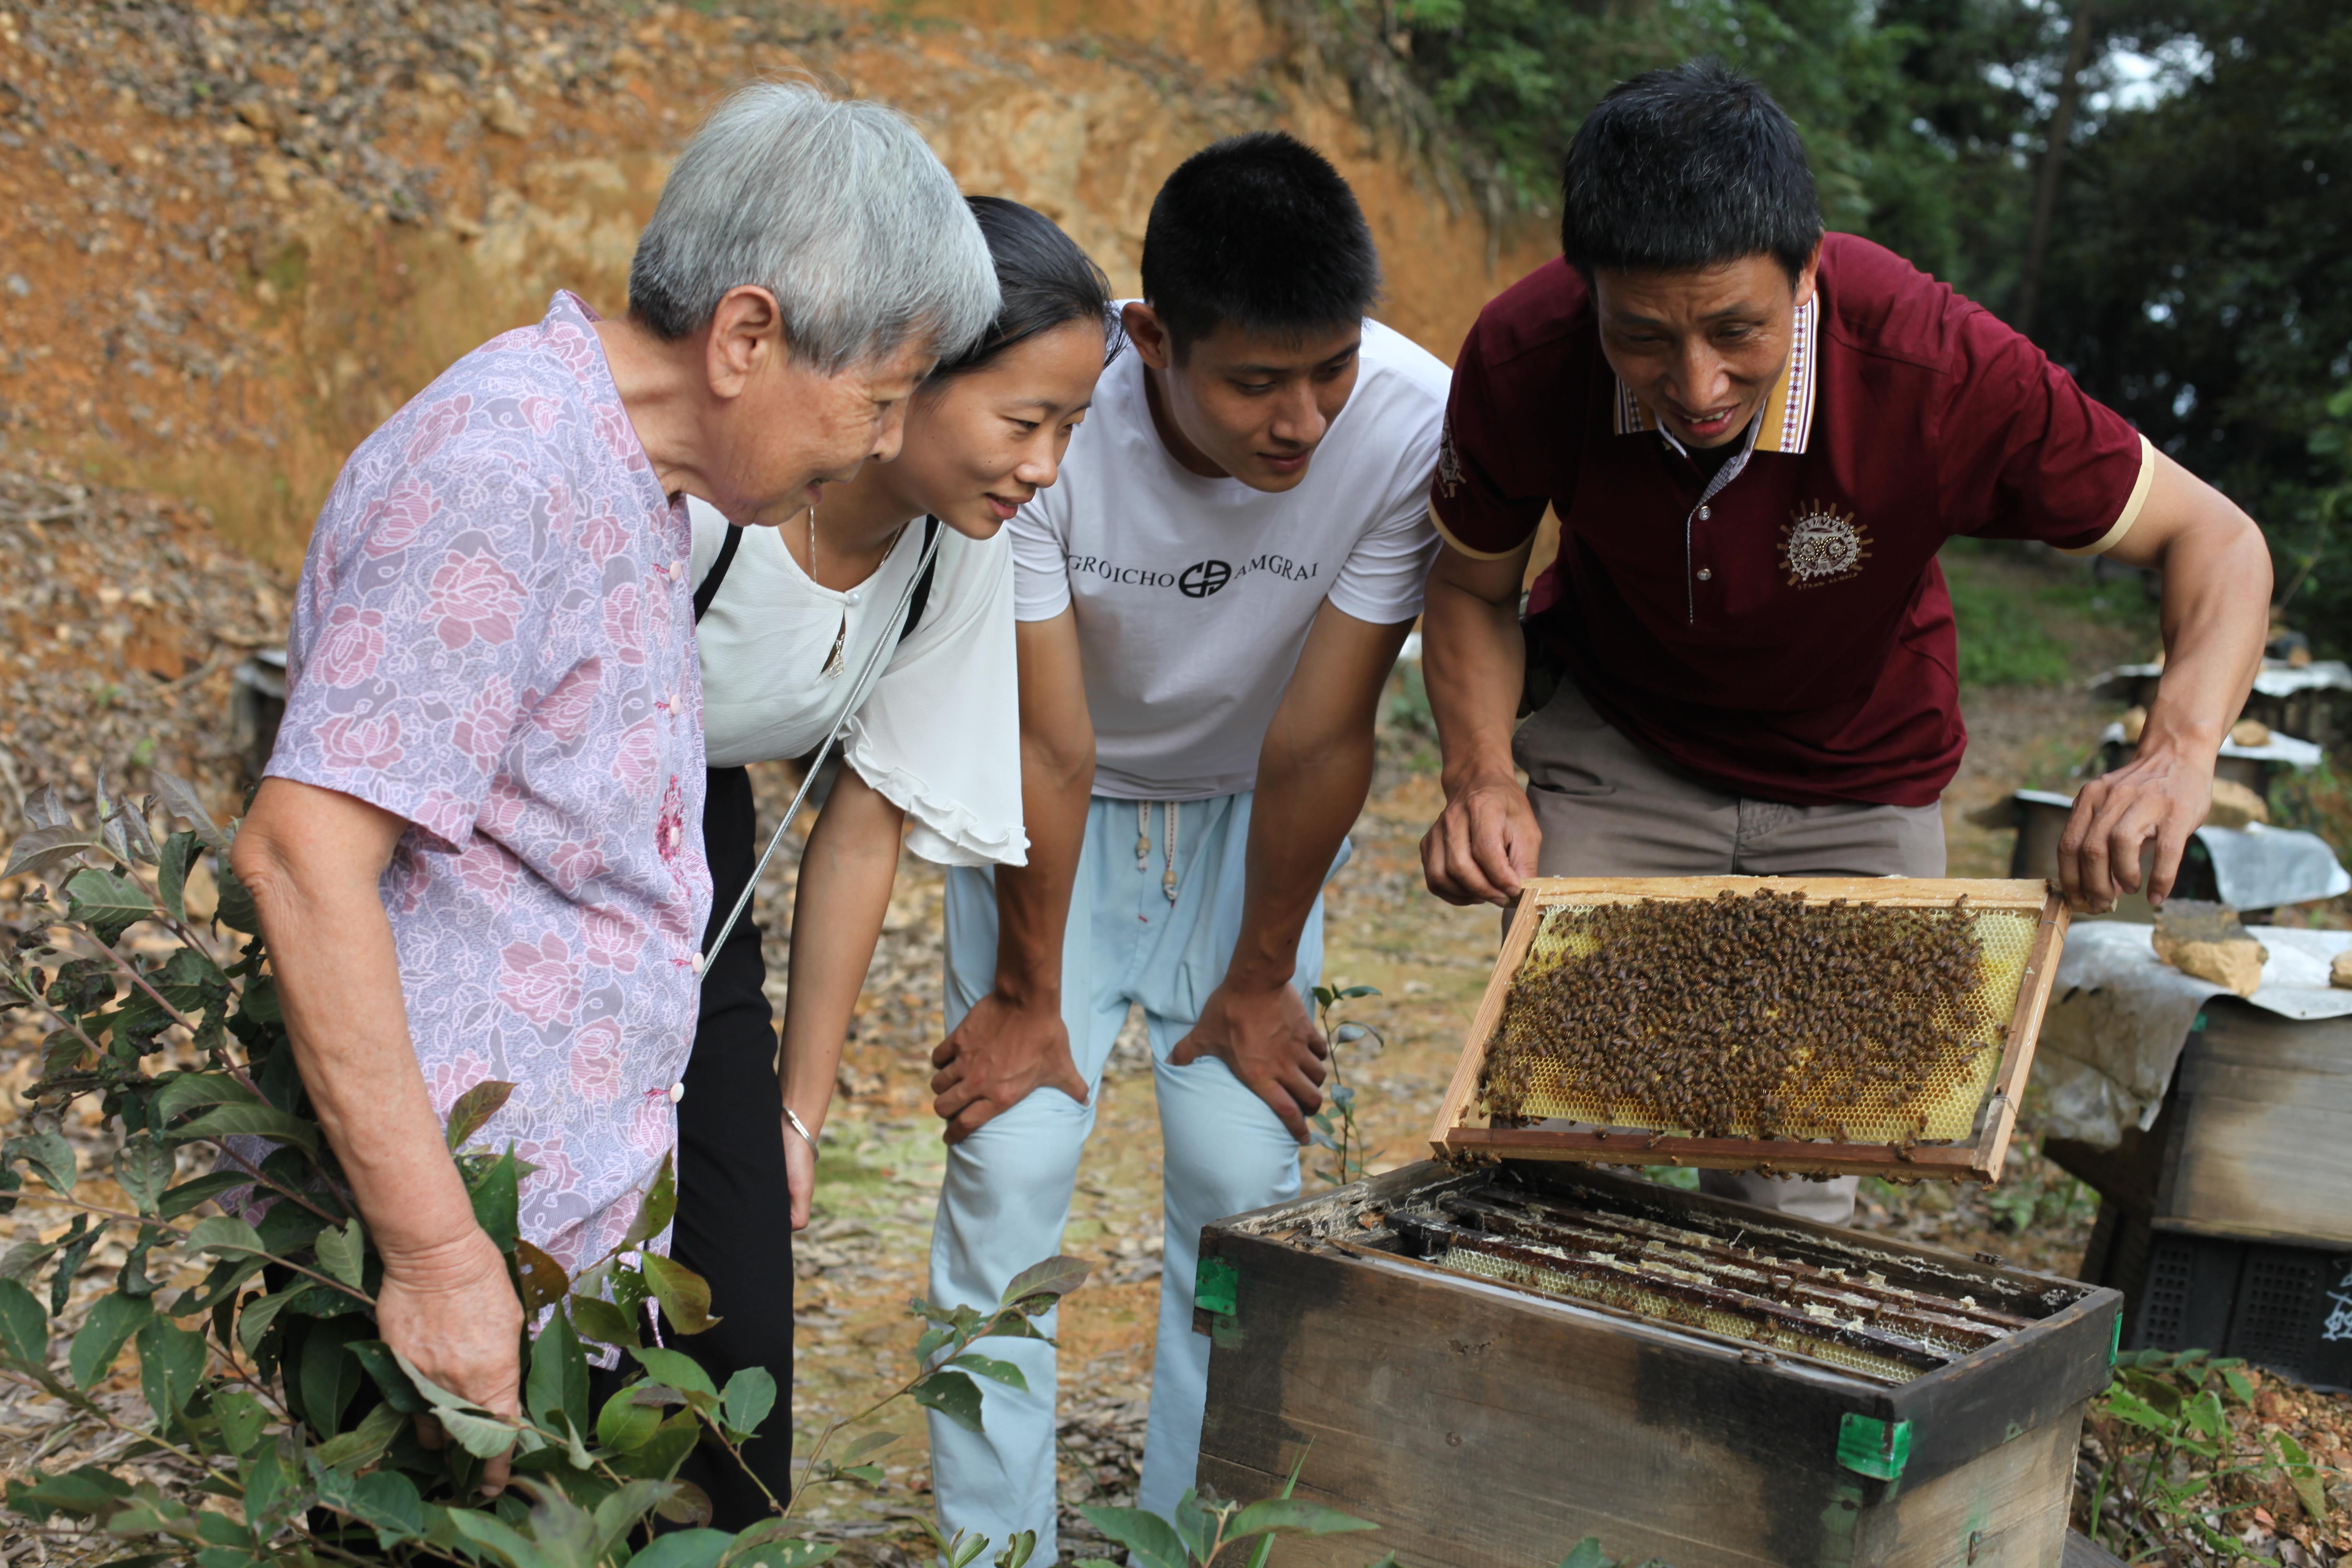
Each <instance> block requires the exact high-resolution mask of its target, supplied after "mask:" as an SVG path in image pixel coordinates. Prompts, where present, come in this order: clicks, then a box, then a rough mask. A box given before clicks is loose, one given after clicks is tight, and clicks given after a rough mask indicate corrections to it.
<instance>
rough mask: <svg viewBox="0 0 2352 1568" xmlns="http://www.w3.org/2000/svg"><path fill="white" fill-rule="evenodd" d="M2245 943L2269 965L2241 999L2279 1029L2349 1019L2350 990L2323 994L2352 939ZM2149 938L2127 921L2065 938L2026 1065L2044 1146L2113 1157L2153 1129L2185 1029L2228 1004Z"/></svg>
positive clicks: (2274, 933)
mask: <svg viewBox="0 0 2352 1568" xmlns="http://www.w3.org/2000/svg"><path fill="white" fill-rule="evenodd" d="M2249 932H2250V934H2251V935H2252V937H2253V938H2254V940H2255V941H2257V942H2261V943H2262V944H2263V947H2265V948H2267V949H2268V950H2269V951H2270V958H2269V960H2268V961H2267V962H2266V963H2263V984H2262V989H2260V990H2258V991H2256V992H2255V993H2254V994H2252V996H2250V997H2248V998H2247V999H2246V1000H2248V1001H2249V1002H2251V1003H2252V1004H2253V1005H2255V1006H2257V1007H2261V1008H2263V1009H2265V1010H2266V1011H2269V1012H2272V1013H2275V1014H2277V1015H2279V1016H2281V1017H2283V1018H2294V1019H2300V1020H2309V1019H2315V1018H2340V1017H2345V1016H2352V991H2344V990H2338V989H2336V988H2334V987H2331V986H2330V985H2329V984H2327V969H2328V965H2329V963H2331V962H2332V961H2333V960H2334V959H2335V956H2336V954H2337V953H2339V952H2344V951H2346V950H2347V949H2352V931H2299V930H2294V929H2293V928H2290V927H2285V926H2253V927H2250V928H2249ZM2155 935H2156V928H2155V927H2154V926H2148V925H2136V924H2133V923H2131V922H2129V921H2089V922H2086V923H2084V924H2081V925H2077V926H2074V928H2072V929H2071V930H2069V931H2067V933H2066V946H2065V951H2064V952H2063V954H2061V956H2060V957H2059V960H2058V976H2057V979H2056V980H2055V982H2053V985H2052V988H2051V1002H2050V1011H2049V1012H2048V1014H2047V1015H2046V1016H2044V1017H2043V1019H2042V1034H2041V1037H2040V1039H2039V1041H2038V1042H2037V1044H2036V1046H2035V1049H2034V1058H2033V1077H2034V1080H2035V1081H2036V1082H2037V1083H2039V1084H2040V1085H2041V1086H2042V1093H2043V1095H2044V1097H2045V1104H2046V1114H2047V1121H2046V1123H2045V1129H2044V1130H2045V1131H2047V1133H2048V1134H2049V1136H2051V1137H2053V1138H2066V1139H2073V1140H2074V1141H2076V1142H2084V1143H2088V1144H2090V1145H2091V1146H2092V1147H2093V1148H2095V1149H2112V1148H2114V1147H2115V1146H2116V1144H2117V1143H2118V1142H2121V1141H2122V1139H2123V1135H2124V1130H2125V1129H2126V1128H2127V1127H2137V1128H2140V1129H2142V1130H2143V1131H2145V1130H2146V1129H2147V1127H2148V1126H2150V1125H2151V1124H2153V1123H2154V1121H2156V1113H2157V1111H2158V1110H2159V1109H2160V1108H2161V1107H2162V1106H2163V1104H2164V1091H2165V1089H2167V1088H2168V1086H2169V1085H2170V1084H2171V1082H2172V1069H2173V1067H2174V1064H2176V1063H2177V1062H2179V1059H2180V1052H2181V1047H2184V1046H2186V1045H2187V1044H2188V1042H2189V1028H2190V1026H2192V1025H2193V1024H2194V1023H2195V1022H2196V1020H2197V1015H2198V1014H2199V1013H2200V1012H2201V1011H2203V1009H2204V1006H2205V1004H2206V1003H2208V1002H2210V1001H2211V1000H2212V999H2213V998H2214V997H2216V996H2221V995H2227V994H2228V992H2227V991H2226V990H2225V989H2224V988H2223V987H2221V986H2219V985H2216V984H2212V983H2211V982H2210V981H2205V980H2198V979H2194V978H2192V977H2191V976H2189V975H2186V974H2183V973H2180V971H2179V970H2177V969H2175V968H2173V967H2172V965H2170V964H2168V963H2165V962H2164V961H2163V960H2162V959H2160V958H2158V957H2157V956H2156V946H2155V941H2154V939H2155Z"/></svg>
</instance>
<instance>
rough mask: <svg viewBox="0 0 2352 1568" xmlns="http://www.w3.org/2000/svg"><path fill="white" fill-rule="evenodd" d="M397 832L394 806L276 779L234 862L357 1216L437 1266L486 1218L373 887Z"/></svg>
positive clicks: (394, 1254) (394, 1253)
mask: <svg viewBox="0 0 2352 1568" xmlns="http://www.w3.org/2000/svg"><path fill="white" fill-rule="evenodd" d="M320 797H324V798H320ZM398 837H399V832H398V824H397V819H396V818H393V817H391V816H389V814H386V813H383V812H378V811H376V810H375V808H373V807H372V806H367V805H362V804H361V803H359V802H357V801H354V800H352V799H351V798H350V797H349V796H346V795H335V794H334V793H333V792H331V791H327V790H317V789H312V788H310V786H307V785H301V784H288V783H287V782H286V781H283V780H278V779H271V780H269V781H268V782H266V783H265V784H263V785H262V788H261V793H260V794H259V795H257V797H256V799H255V802H254V808H253V811H252V813H251V814H250V815H249V816H247V819H246V822H245V825H244V826H243V827H242V829H241V830H240V831H239V832H238V835H237V839H236V850H235V855H234V858H235V862H236V873H237V877H238V879H239V880H240V881H242V882H243V883H244V884H245V885H246V887H247V889H248V890H249V891H250V892H251V893H252V895H253V900H254V907H255V909H256V910H257V911H258V913H259V915H260V917H261V928H262V935H263V937H264V939H265V940H266V941H267V942H268V948H269V964H270V973H271V974H272V975H273V976H274V977H275V979H276V981H277V986H278V999H279V1003H280V1005H282V1006H283V1008H284V1009H285V1015H286V1032H287V1037H288V1038H289V1040H290V1041H291V1043H292V1045H293V1047H294V1059H295V1063H296V1065H297V1066H298V1067H299V1069H300V1071H301V1075H302V1084H303V1087H304V1088H305V1089H308V1090H309V1091H310V1103H311V1106H312V1108H313V1109H314V1110H316V1111H317V1112H318V1116H319V1121H320V1125H321V1126H322V1127H323V1128H324V1129H325V1131H326V1134H327V1141H328V1142H329V1143H331V1145H332V1146H333V1148H334V1151H335V1157H336V1159H337V1160H338V1161H339V1162H341V1166H342V1170H343V1174H344V1176H345V1178H346V1179H347V1180H348V1181H349V1182H350V1183H351V1186H352V1194H353V1196H354V1197H356V1198H357V1200H358V1202H359V1206H360V1213H361V1215H362V1217H363V1218H364V1219H365V1220H366V1221H367V1224H368V1227H369V1230H370V1231H371V1233H372V1234H373V1236H374V1237H375V1241H376V1245H377V1246H378V1247H379V1248H381V1249H382V1251H383V1254H384V1257H385V1258H386V1260H387V1261H391V1262H398V1263H414V1264H415V1265H416V1266H417V1267H419V1268H429V1267H430V1266H431V1264H432V1262H433V1260H434V1259H435V1258H436V1257H437V1256H439V1255H441V1254H443V1253H445V1252H447V1251H448V1250H450V1249H451V1248H452V1247H457V1246H460V1245H463V1244H464V1243H466V1242H467V1241H468V1240H469V1239H470V1237H471V1235H472V1233H473V1232H474V1231H475V1230H476V1229H477V1228H478V1227H477V1226H475V1223H474V1212H473V1205H472V1203H471V1201H470V1200H469V1199H468V1198H467V1194H466V1188H465V1183H464V1182H463V1180H462V1179H461V1178H460V1177H459V1176H458V1173H457V1165H456V1163H454V1162H453V1161H452V1160H451V1159H450V1158H449V1154H448V1150H447V1147H446V1144H445V1142H444V1141H443V1137H442V1131H441V1123H440V1119H439V1118H438V1117H436V1115H435V1114H434V1111H433V1104H432V1101H431V1100H430V1099H429V1098H428V1097H427V1096H426V1094H425V1078H424V1074H423V1072H422V1071H421V1070H420V1069H419V1068H418V1067H417V1063H416V1051H415V1046H414V1044H413V1043H412V1042H411V1040H410V1038H409V1034H408V1013H407V1007H406V1004H405V1002H404V999H403V996H402V994H401V986H400V959H399V954H398V952H397V951H396V950H395V948H394V944H393V936H392V925H391V922H390V921H388V920H387V919H386V918H385V916H384V910H383V901H382V900H381V898H380V897H379V896H378V894H377V891H376V877H377V875H378V874H380V872H381V869H382V867H383V862H384V861H385V860H386V859H388V858H389V857H390V854H391V849H392V846H393V845H394V843H396V842H397V840H398ZM372 840H373V841H376V842H380V845H381V849H382V853H381V854H377V853H375V852H374V842H372ZM360 846H367V847H365V848H361V847H360ZM371 862H373V866H371Z"/></svg>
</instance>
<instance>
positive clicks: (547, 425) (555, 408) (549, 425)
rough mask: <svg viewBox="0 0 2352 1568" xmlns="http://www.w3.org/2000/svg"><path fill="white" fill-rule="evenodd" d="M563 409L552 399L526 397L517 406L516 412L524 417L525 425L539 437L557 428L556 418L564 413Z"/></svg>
mask: <svg viewBox="0 0 2352 1568" xmlns="http://www.w3.org/2000/svg"><path fill="white" fill-rule="evenodd" d="M562 409H563V405H562V404H560V403H558V402H556V401H555V399H553V398H552V397H526V398H524V399H523V400H522V401H521V402H520V403H518V404H516V405H515V410H516V412H518V413H520V415H521V416H522V417H523V423H524V424H526V425H528V426H530V428H531V432H532V433H533V434H534V435H539V436H544V435H546V434H547V433H548V432H549V431H550V430H552V429H554V428H555V416H557V415H558V414H560V413H562Z"/></svg>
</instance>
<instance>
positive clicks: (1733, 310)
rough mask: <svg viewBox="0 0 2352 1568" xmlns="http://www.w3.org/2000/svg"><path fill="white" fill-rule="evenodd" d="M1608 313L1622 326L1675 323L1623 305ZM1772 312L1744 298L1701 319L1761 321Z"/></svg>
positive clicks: (1612, 307)
mask: <svg viewBox="0 0 2352 1568" xmlns="http://www.w3.org/2000/svg"><path fill="white" fill-rule="evenodd" d="M1607 314H1608V317H1609V320H1610V321H1611V322H1612V324H1614V325H1617V326H1621V327H1664V326H1671V325H1672V324H1673V323H1672V322H1670V321H1667V320H1666V319H1665V318H1664V317H1663V316H1645V315H1643V313H1642V312H1641V311H1639V310H1626V309H1625V308H1624V307H1623V306H1622V305H1612V306H1611V307H1610V308H1609V310H1608V312H1607ZM1770 314H1771V311H1770V310H1766V309H1763V308H1761V307H1759V306H1758V305H1756V304H1753V303H1752V302H1750V301H1748V300H1740V301H1739V302H1738V303H1737V304H1731V305H1726V306H1725V307H1724V308H1723V309H1722V310H1710V311H1708V312H1707V313H1706V315H1704V316H1701V317H1700V318H1699V320H1700V321H1727V320H1729V319H1731V318H1733V317H1736V316H1737V317H1746V318H1748V319H1750V320H1754V321H1761V320H1762V319H1764V318H1765V317H1767V316H1769V315H1770Z"/></svg>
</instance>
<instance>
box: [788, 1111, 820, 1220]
mask: <svg viewBox="0 0 2352 1568" xmlns="http://www.w3.org/2000/svg"><path fill="white" fill-rule="evenodd" d="M779 1120H780V1121H782V1122H783V1127H784V1180H785V1184H786V1185H788V1186H789V1187H790V1188H791V1189H792V1194H793V1229H794V1230H806V1229H807V1228H808V1222H809V1205H810V1203H811V1202H812V1201H814V1198H815V1196H816V1148H815V1146H814V1144H812V1143H811V1142H809V1141H808V1140H807V1139H805V1138H803V1137H802V1136H801V1133H800V1129H799V1128H797V1127H794V1126H793V1123H792V1119H791V1118H790V1117H782V1118H779Z"/></svg>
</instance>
